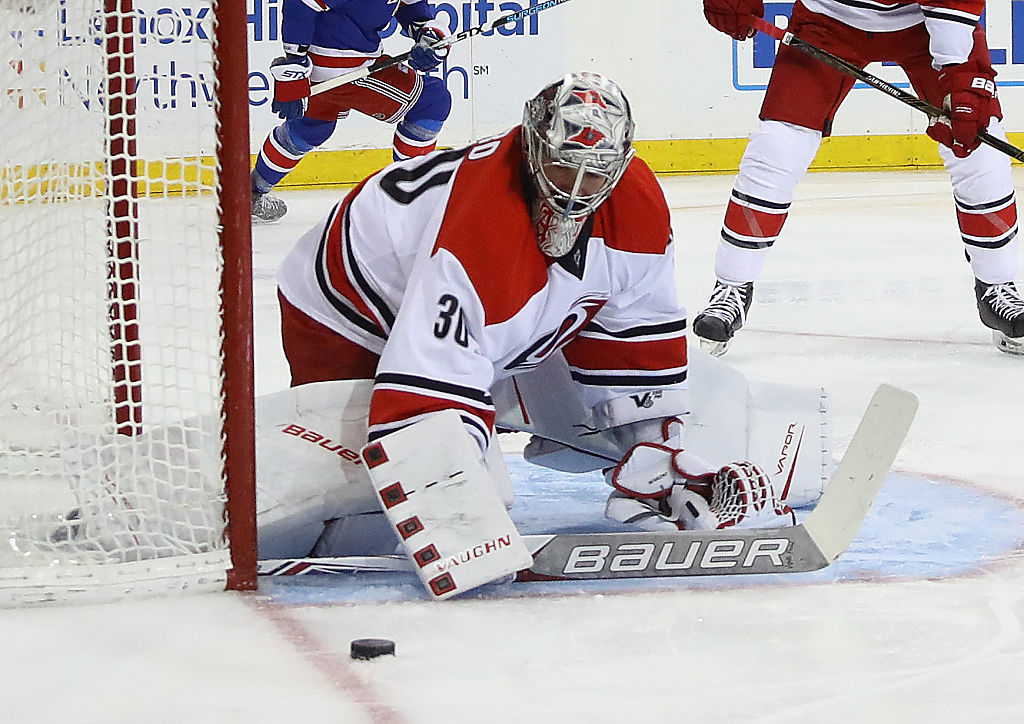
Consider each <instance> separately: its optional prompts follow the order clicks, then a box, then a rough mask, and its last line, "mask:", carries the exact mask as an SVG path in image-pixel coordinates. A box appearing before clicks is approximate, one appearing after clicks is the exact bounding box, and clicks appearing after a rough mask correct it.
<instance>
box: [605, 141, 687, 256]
mask: <svg viewBox="0 0 1024 724" xmlns="http://www.w3.org/2000/svg"><path fill="white" fill-rule="evenodd" d="M593 235H594V236H598V237H601V238H603V239H604V243H605V246H607V247H609V248H611V249H617V250H619V251H630V252H636V253H640V254H664V253H665V249H666V248H667V247H668V243H669V239H670V237H671V235H672V221H671V218H670V216H669V211H668V204H667V203H666V201H665V194H664V192H663V191H662V190H661V184H659V183H658V179H657V178H656V177H655V175H654V172H653V171H651V169H650V167H649V166H648V165H647V164H646V163H645V162H644V161H643V160H642V159H640V158H634V159H633V160H632V162H630V164H629V168H627V169H626V173H625V174H623V176H622V179H621V180H620V181H619V183H618V185H617V186H616V187H615V190H614V191H612V195H611V196H609V197H608V200H607V201H605V202H604V203H603V204H601V206H599V207H598V209H597V214H595V218H594V231H593Z"/></svg>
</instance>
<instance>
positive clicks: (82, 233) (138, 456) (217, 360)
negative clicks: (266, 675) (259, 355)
mask: <svg viewBox="0 0 1024 724" xmlns="http://www.w3.org/2000/svg"><path fill="white" fill-rule="evenodd" d="M224 5H225V7H224V9H223V12H221V10H220V9H219V8H218V6H217V4H216V3H214V4H213V5H208V4H204V3H203V2H202V0H200V1H199V2H194V3H191V4H190V3H189V2H188V0H186V2H185V3H184V4H183V5H182V6H181V7H177V8H174V9H165V8H163V6H162V5H160V4H158V3H156V2H147V0H0V27H2V28H3V30H2V35H0V48H2V51H0V53H2V58H0V260H2V261H0V264H2V266H0V340H2V342H0V528H2V531H0V532H2V540H0V605H4V604H6V605H11V604H22V603H31V602H44V601H65V600H75V599H85V598H110V597H112V596H121V595H124V594H127V593H135V592H142V593H150V592H162V591H173V590H184V589H188V590H197V589H216V588H220V589H223V588H224V587H225V586H226V585H230V586H232V587H242V588H245V587H252V586H253V585H254V577H253V576H254V570H255V568H254V561H255V542H254V534H253V532H252V530H251V529H252V519H253V512H252V511H253V510H254V506H253V505H252V493H251V490H252V486H253V480H252V476H253V472H252V467H253V463H252V412H251V410H252V367H251V359H252V356H251V347H250V342H249V340H251V255H250V250H249V226H248V224H249V215H248V206H247V198H248V193H249V190H248V188H249V186H248V162H249V161H248V158H249V157H248V120H247V113H248V101H247V97H246V90H245V88H246V69H245V57H246V54H245V44H246V26H245V5H244V3H227V2H225V3H224ZM229 5H230V6H234V7H230V8H229V7H227V6H229ZM221 128H223V129H225V132H224V133H220V132H219V131H220V129H221ZM228 431H230V433H231V434H230V435H229V434H228ZM233 556H234V559H233Z"/></svg>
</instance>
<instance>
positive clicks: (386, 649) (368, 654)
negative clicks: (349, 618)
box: [351, 639, 395, 659]
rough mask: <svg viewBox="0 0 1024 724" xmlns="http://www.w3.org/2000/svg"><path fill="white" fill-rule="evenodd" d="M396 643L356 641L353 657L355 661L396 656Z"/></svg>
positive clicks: (383, 640)
mask: <svg viewBox="0 0 1024 724" xmlns="http://www.w3.org/2000/svg"><path fill="white" fill-rule="evenodd" d="M394 655H395V642H394V641H392V640H391V639H354V640H353V641H352V647H351V656H352V658H353V659H375V658H377V657H378V656H394Z"/></svg>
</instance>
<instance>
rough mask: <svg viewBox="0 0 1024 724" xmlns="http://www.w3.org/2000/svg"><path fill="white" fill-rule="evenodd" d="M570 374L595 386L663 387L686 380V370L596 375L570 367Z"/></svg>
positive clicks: (579, 380) (584, 383)
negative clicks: (643, 373) (648, 373)
mask: <svg viewBox="0 0 1024 724" xmlns="http://www.w3.org/2000/svg"><path fill="white" fill-rule="evenodd" d="M569 374H570V375H571V376H572V378H573V380H575V381H576V382H579V383H580V384H581V385H591V386H594V387H647V388H649V387H662V386H664V385H677V384H679V383H680V382H685V381H686V370H682V371H679V372H673V373H672V374H667V375H658V374H651V375H638V374H629V375H595V374H588V373H585V372H580V371H579V370H575V369H570V370H569Z"/></svg>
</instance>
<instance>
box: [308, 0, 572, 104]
mask: <svg viewBox="0 0 1024 724" xmlns="http://www.w3.org/2000/svg"><path fill="white" fill-rule="evenodd" d="M567 2H569V0H546V2H542V3H538V4H537V5H532V6H530V7H525V8H523V9H522V10H520V11H519V12H516V13H508V14H507V15H502V16H501V17H499V18H496V19H494V20H492V21H490V22H488V23H483V24H482V25H477V26H476V27H475V28H468V29H467V30H463V31H461V32H458V33H455V34H453V35H449V36H448V37H447V38H442V39H441V40H438V41H437V42H436V43H432V44H431V46H430V49H431V50H442V49H444V48H447V47H449V46H451V45H454V44H455V43H458V42H459V41H461V40H466V39H468V38H472V37H473V36H475V35H482V34H484V33H489V32H491V31H492V30H494V29H496V28H500V27H501V26H503V25H507V24H508V23H514V22H516V21H518V20H523V19H525V18H528V17H529V16H531V15H536V14H537V13H539V12H543V11H544V10H548V9H549V8H553V7H555V6H556V5H561V4H562V3H567ZM410 55H412V51H411V50H407V51H406V52H404V53H399V54H398V55H396V56H394V57H392V58H388V59H387V60H384V61H381V62H379V63H374V64H373V65H370V66H367V67H366V68H360V69H359V70H354V71H352V72H351V73H345V74H344V75H339V76H337V77H335V78H331V79H330V80H325V81H323V82H322V83H317V84H316V85H314V86H313V87H312V88H310V90H309V94H310V95H311V96H315V95H319V94H320V93H325V92H327V91H329V90H331V89H332V88H337V87H338V86H341V85H345V84H346V83H351V82H352V81H356V80H359V79H360V78H365V77H366V76H368V75H370V74H372V73H376V72H378V71H381V70H385V69H386V68H393V67H394V66H396V65H398V64H399V63H404V62H405V61H407V60H408V59H409V56H410Z"/></svg>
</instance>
